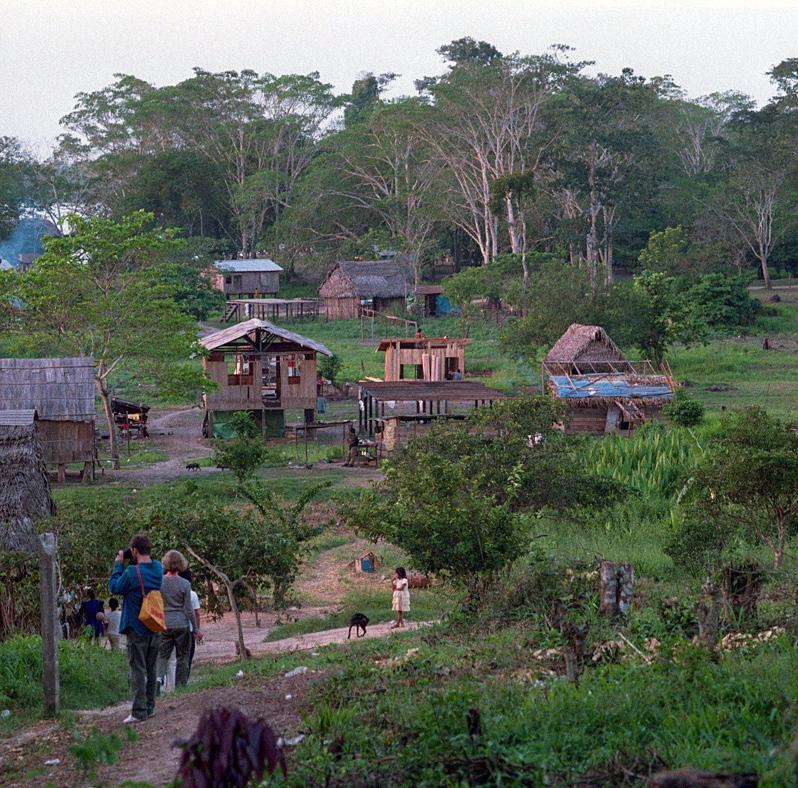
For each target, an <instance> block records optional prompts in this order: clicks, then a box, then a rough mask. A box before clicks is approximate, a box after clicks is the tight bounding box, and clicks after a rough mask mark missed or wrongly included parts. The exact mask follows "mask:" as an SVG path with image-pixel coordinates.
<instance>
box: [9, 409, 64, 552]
mask: <svg viewBox="0 0 798 788" xmlns="http://www.w3.org/2000/svg"><path fill="white" fill-rule="evenodd" d="M54 512H55V507H54V506H53V501H52V498H51V497H50V483H49V481H48V479H47V468H46V466H45V464H44V458H43V452H42V445H41V442H40V440H39V435H38V429H37V420H36V412H35V411H33V410H25V411H18V410H9V411H0V549H2V550H10V551H14V552H33V551H35V549H36V525H35V524H36V521H37V520H40V519H41V518H43V517H48V516H49V515H51V514H53V513H54Z"/></svg>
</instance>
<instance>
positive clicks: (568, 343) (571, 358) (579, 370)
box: [543, 323, 628, 375]
mask: <svg viewBox="0 0 798 788" xmlns="http://www.w3.org/2000/svg"><path fill="white" fill-rule="evenodd" d="M543 364H544V367H545V368H546V371H548V372H549V373H551V374H555V373H562V374H568V375H570V374H574V375H580V374H590V373H594V372H615V371H619V370H625V369H626V368H627V366H628V362H627V360H626V356H625V355H624V354H623V351H622V350H621V349H620V348H619V347H618V346H617V345H616V344H615V343H614V342H613V341H612V340H611V339H610V338H609V336H608V335H607V332H606V331H605V330H604V329H603V328H602V327H601V326H584V325H582V324H581V323H572V324H571V325H570V326H568V329H567V330H566V332H565V333H564V334H563V335H562V336H561V337H560V338H559V339H558V340H557V341H556V342H555V343H554V345H553V346H552V348H551V350H550V351H549V353H548V355H547V356H546V358H545V359H544V360H543Z"/></svg>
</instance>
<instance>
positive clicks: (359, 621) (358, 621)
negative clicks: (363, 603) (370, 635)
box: [346, 613, 369, 640]
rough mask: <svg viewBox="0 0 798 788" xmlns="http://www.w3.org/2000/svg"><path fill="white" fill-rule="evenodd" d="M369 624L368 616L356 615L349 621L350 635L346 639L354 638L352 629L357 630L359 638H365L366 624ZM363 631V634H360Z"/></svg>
mask: <svg viewBox="0 0 798 788" xmlns="http://www.w3.org/2000/svg"><path fill="white" fill-rule="evenodd" d="M368 623H369V619H368V616H364V615H363V614H362V613H355V615H353V616H352V618H350V619H349V634H348V635H347V636H346V639H347V640H349V638H351V637H352V627H354V628H355V634H356V635H357V636H358V637H359V638H362V637H365V635H366V624H368ZM361 629H362V630H363V634H362V635H361V634H360V630H361Z"/></svg>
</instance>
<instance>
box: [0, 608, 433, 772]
mask: <svg viewBox="0 0 798 788" xmlns="http://www.w3.org/2000/svg"><path fill="white" fill-rule="evenodd" d="M425 625H426V624H425V623H424V622H420V623H411V624H409V625H408V629H413V628H416V627H419V626H425ZM257 631H258V632H259V633H260V634H261V636H263V635H264V630H257ZM400 631H401V630H400ZM391 632H392V630H391V629H390V624H377V625H375V626H373V627H369V629H368V634H367V635H366V639H369V638H375V637H376V638H381V637H385V636H387V635H389V634H390V633H391ZM354 640H355V637H354V635H353V636H352V641H354ZM248 642H252V645H253V646H255V648H254V649H253V654H268V653H274V654H279V653H286V652H289V653H290V652H293V651H301V650H310V649H314V648H320V647H323V646H327V645H331V644H333V643H346V642H347V629H331V630H326V631H323V632H313V633H309V634H306V635H299V636H297V637H291V638H286V639H284V640H277V641H274V642H273V643H263V642H262V639H261V642H259V643H255V642H254V641H248ZM350 642H351V641H350ZM249 647H250V648H251V646H249ZM232 650H233V646H232V644H231V645H230V651H231V652H232ZM224 656H225V655H222V660H221V661H224ZM231 656H232V654H231ZM197 658H198V661H199V659H200V652H199V651H198V652H197ZM214 661H216V660H214ZM312 664H313V663H312V659H310V660H309V661H308V666H307V668H308V669H307V671H306V672H304V673H300V674H298V675H295V676H290V677H289V676H287V675H284V674H280V675H278V676H273V677H271V678H267V679H264V678H262V677H257V676H248V675H247V672H248V671H247V663H246V662H244V663H242V666H241V669H242V671H243V673H244V675H243V677H241V679H239V680H237V681H236V683H235V684H234V685H233V686H227V687H219V688H213V689H208V690H202V691H200V692H194V693H190V694H188V695H178V696H173V697H170V696H167V697H166V698H165V699H163V700H159V701H158V704H157V707H156V713H155V716H154V717H152V718H151V719H149V720H147V722H145V723H141V724H138V725H136V726H135V731H136V734H137V736H138V740H137V741H136V742H135V743H132V744H131V743H126V744H125V746H124V747H123V749H122V750H121V752H120V754H119V758H118V761H117V763H116V764H114V765H113V766H106V767H102V768H101V769H100V770H99V773H98V780H97V781H94V783H93V784H98V783H99V782H103V781H105V782H107V783H108V784H110V785H120V784H121V783H124V782H146V783H149V784H151V785H166V784H168V783H169V782H171V780H172V779H173V778H174V776H175V773H176V771H177V767H178V764H179V759H180V750H179V749H177V748H175V746H174V743H175V742H176V741H179V740H181V739H186V738H188V737H189V736H190V735H191V734H192V733H193V732H194V731H195V730H196V727H197V724H198V722H199V719H200V717H201V716H202V715H203V714H204V712H205V711H207V710H208V709H212V708H216V707H218V706H220V705H225V706H229V707H232V708H238V709H240V710H241V711H242V712H244V713H245V714H246V715H247V716H250V717H253V718H258V717H263V718H264V719H265V720H267V721H268V722H269V724H270V725H272V727H273V728H274V729H275V731H276V732H277V733H278V734H279V735H282V736H284V737H285V738H286V739H290V738H292V737H294V736H296V735H298V734H302V732H303V731H302V708H301V706H302V699H303V696H304V694H305V692H306V691H307V689H308V687H309V686H310V685H312V684H313V683H314V682H316V681H319V680H320V679H322V678H323V677H324V672H323V670H316V669H314V668H313V667H312ZM129 710H130V704H129V702H127V701H126V702H124V703H119V704H117V705H115V706H110V707H107V708H104V709H93V710H91V711H85V712H79V713H78V714H77V726H78V728H79V729H80V730H81V732H82V733H83V735H86V734H88V733H89V732H90V731H91V730H93V729H95V728H96V729H97V730H98V731H99V732H101V733H103V734H111V733H112V734H115V735H116V736H118V737H120V738H121V739H122V740H123V741H124V740H125V730H124V729H125V727H126V726H124V725H123V724H122V720H123V719H124V718H125V717H126V716H127V714H128V713H129ZM72 743H73V738H72V735H71V733H70V732H69V731H67V730H66V729H65V727H64V726H62V725H59V724H57V723H53V722H46V721H42V722H39V723H37V724H36V725H34V726H32V727H30V728H28V729H26V730H24V731H20V732H19V733H17V734H15V735H14V736H12V737H10V738H8V739H4V740H0V784H2V785H6V786H21V785H25V786H27V785H43V784H45V783H50V784H53V785H57V786H61V785H64V786H66V785H88V784H91V783H90V782H89V781H86V780H85V779H81V777H80V775H79V774H78V773H77V771H76V769H75V758H74V757H73V756H72V755H71V754H70V753H69V751H68V747H69V745H70V744H72Z"/></svg>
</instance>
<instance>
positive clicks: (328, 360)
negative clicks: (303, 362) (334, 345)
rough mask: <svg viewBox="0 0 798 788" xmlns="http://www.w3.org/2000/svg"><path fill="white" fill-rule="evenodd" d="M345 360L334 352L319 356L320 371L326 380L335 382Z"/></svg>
mask: <svg viewBox="0 0 798 788" xmlns="http://www.w3.org/2000/svg"><path fill="white" fill-rule="evenodd" d="M342 366H343V362H342V361H341V359H340V358H338V356H336V355H335V353H333V354H332V355H331V356H324V355H320V356H319V362H318V371H319V375H321V376H322V377H323V378H324V379H325V380H329V381H330V382H331V383H335V379H336V378H337V377H338V375H339V374H340V372H341V367H342Z"/></svg>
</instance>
